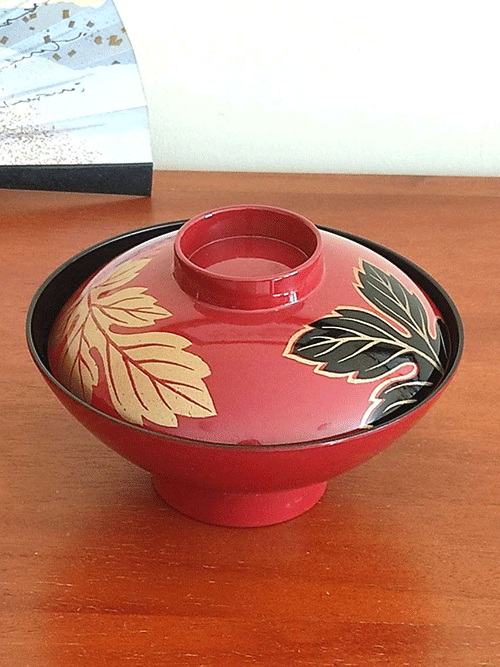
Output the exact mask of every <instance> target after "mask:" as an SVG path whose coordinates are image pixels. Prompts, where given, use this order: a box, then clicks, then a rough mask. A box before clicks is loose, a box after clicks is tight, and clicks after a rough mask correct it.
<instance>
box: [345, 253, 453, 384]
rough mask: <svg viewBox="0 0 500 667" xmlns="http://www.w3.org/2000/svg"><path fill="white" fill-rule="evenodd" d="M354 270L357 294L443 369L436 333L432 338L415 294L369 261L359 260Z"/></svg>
mask: <svg viewBox="0 0 500 667" xmlns="http://www.w3.org/2000/svg"><path fill="white" fill-rule="evenodd" d="M361 266H362V270H361V271H359V272H358V280H359V283H360V284H359V285H358V286H357V288H358V290H359V292H360V294H362V295H363V296H364V298H365V299H366V300H367V301H369V302H370V303H372V304H373V305H374V306H376V307H377V308H378V309H379V310H381V311H382V312H383V313H385V314H386V315H389V317H392V319H394V320H395V321H396V322H398V323H399V324H402V325H403V327H404V328H405V329H406V330H407V331H408V332H409V333H410V335H411V336H412V339H413V342H412V344H413V346H414V347H416V348H418V349H420V350H421V351H422V352H424V353H425V354H428V355H430V356H432V358H433V359H434V365H435V366H436V368H437V370H439V371H441V372H444V369H443V366H442V363H441V359H440V356H439V353H440V349H441V343H442V341H441V340H440V338H439V336H437V337H436V338H432V336H431V335H430V332H429V320H428V317H427V313H426V311H425V308H424V306H423V304H422V302H421V301H420V299H419V298H418V297H417V295H416V294H413V293H412V292H410V291H409V290H408V289H407V288H406V287H405V286H404V285H403V284H401V283H400V282H399V280H398V279H397V278H395V277H394V276H392V275H391V274H390V273H386V272H385V271H382V269H379V268H377V267H376V266H373V264H370V263H369V262H366V261H363V262H362V263H361Z"/></svg>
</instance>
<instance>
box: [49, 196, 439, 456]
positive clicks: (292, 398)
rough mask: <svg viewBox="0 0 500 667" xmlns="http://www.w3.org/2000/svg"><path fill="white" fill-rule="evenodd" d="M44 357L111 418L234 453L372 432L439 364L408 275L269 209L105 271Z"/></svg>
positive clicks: (171, 237) (184, 233)
mask: <svg viewBox="0 0 500 667" xmlns="http://www.w3.org/2000/svg"><path fill="white" fill-rule="evenodd" d="M48 356H49V362H50V367H51V370H52V372H53V374H54V376H55V377H56V378H57V379H58V380H59V381H60V382H61V383H62V384H63V385H64V386H65V387H66V388H67V389H68V390H69V391H70V392H72V393H73V394H74V395H76V396H77V397H79V398H80V399H82V400H84V401H86V402H87V403H89V404H91V405H92V406H94V407H95V408H97V409H99V410H101V411H103V412H105V413H108V414H110V415H112V416H113V417H117V418H120V419H123V420H125V421H128V422H131V423H133V424H137V425H139V426H141V427H143V428H146V429H148V430H154V431H157V432H161V433H163V434H166V435H169V436H171V437H173V438H175V437H182V438H189V439H192V440H196V441H202V442H213V443H224V444H233V445H236V444H238V445H239V444H251V445H257V444H262V445H280V444H290V443H298V442H309V441H316V440H318V439H327V438H332V437H335V436H341V435H345V434H347V433H352V432H355V431H358V430H359V429H367V428H373V427H377V426H380V425H383V424H385V423H387V422H388V421H392V420H393V419H395V418H397V417H399V416H401V415H402V414H404V413H405V412H407V411H408V410H411V409H412V408H414V407H416V406H417V405H418V404H419V403H421V402H422V401H423V400H424V399H425V398H426V397H428V396H429V394H430V393H431V392H432V391H433V390H434V389H435V388H436V386H437V385H439V384H440V383H441V381H442V380H443V378H444V376H445V373H446V371H447V368H448V367H449V363H450V352H449V344H448V333H447V328H446V325H445V322H444V317H443V315H442V314H441V312H440V311H439V309H438V307H437V306H436V304H435V303H434V302H433V300H432V299H431V298H430V297H429V296H428V295H427V294H426V293H425V292H424V291H423V289H422V288H421V287H419V285H417V284H416V282H415V281H414V280H413V279H412V278H411V277H410V275H408V274H407V273H406V272H405V271H403V270H402V269H401V268H399V267H398V266H396V265H395V264H394V263H392V262H391V261H389V260H388V259H387V258H385V257H384V256H382V255H381V254H379V253H377V252H375V251H374V250H372V249H370V248H368V247H366V246H364V245H362V244H361V243H358V242H356V241H354V240H351V239H349V238H345V237H343V236H341V235H339V234H335V233H331V232H328V231H321V230H320V229H318V228H317V227H316V226H315V225H313V224H312V223H311V222H309V221H308V220H306V219H305V218H303V217H302V216H300V215H297V214H295V213H291V212H290V211H285V210H283V209H277V208H273V207H265V206H238V207H228V208H224V209H218V210H215V211H210V212H208V213H204V214H202V215H200V216H197V217H196V218H193V219H192V220H190V221H189V222H188V223H186V224H185V225H183V226H182V227H181V229H180V230H179V232H169V233H166V234H164V235H161V236H158V237H156V238H153V239H151V240H149V241H146V242H145V243H141V244H139V245H136V246H134V247H133V248H131V249H130V250H128V251H126V252H125V253H123V254H120V255H118V256H117V257H115V258H114V259H113V260H112V261H111V262H109V263H108V264H106V265H105V266H103V267H102V268H101V269H100V270H98V271H97V272H96V273H95V274H94V275H93V276H91V277H90V278H89V279H88V280H86V281H85V282H84V283H83V284H82V285H81V286H80V288H79V289H78V290H77V291H76V292H75V294H74V295H73V296H72V297H71V298H70V299H69V300H68V302H67V303H66V304H65V305H64V307H63V308H62V310H61V312H60V313H59V315H58V317H57V319H56V321H55V323H54V326H53V327H52V331H51V334H50V338H49V345H48Z"/></svg>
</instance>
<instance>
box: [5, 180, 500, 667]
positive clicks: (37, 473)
mask: <svg viewBox="0 0 500 667" xmlns="http://www.w3.org/2000/svg"><path fill="white" fill-rule="evenodd" d="M235 203H260V204H271V205H276V206H282V207H285V208H288V209H291V210H294V211H297V212H299V213H301V214H303V215H305V216H306V217H308V218H309V219H311V220H312V221H314V222H315V223H317V224H322V225H329V226H331V227H334V228H340V229H343V230H346V231H349V232H353V233H355V234H359V235H361V236H364V237H368V238H370V239H372V240H374V241H377V242H379V243H382V244H384V245H386V246H389V247H390V248H392V249H394V250H396V251H398V252H399V253H401V254H403V255H405V256H407V257H408V258H410V259H411V260H413V261H414V262H416V263H417V264H419V265H420V266H422V267H423V268H424V269H426V270H427V271H428V272H429V273H431V275H433V276H434V277H435V278H436V279H437V280H438V281H439V282H440V283H441V284H442V285H443V286H444V288H445V289H446V290H447V291H448V292H449V293H450V294H451V295H452V297H453V299H454V300H455V302H456V304H457V306H458V308H459V310H460V312H461V314H462V317H463V320H464V325H465V333H466V345H465V352H464V357H463V361H462V364H461V366H460V368H459V370H458V372H457V375H456V376H455V379H454V381H453V382H452V383H451V385H450V387H449V388H448V389H447V391H446V392H445V393H444V395H443V396H442V398H441V400H440V401H438V402H437V404H436V405H435V406H434V407H433V408H432V410H431V411H430V412H429V413H428V414H427V415H426V416H425V417H424V418H423V419H422V420H421V421H420V422H419V423H418V425H417V426H416V427H414V428H413V430H412V431H410V432H409V433H408V434H407V435H406V436H404V437H403V438H401V439H400V440H399V441H398V442H397V443H396V444H395V445H393V446H392V447H391V448H390V449H388V450H387V451H386V452H384V453H383V454H380V455H379V456H377V457H375V458H374V459H372V460H371V461H369V462H368V463H366V464H364V465H362V466H361V467H359V468H357V469H355V470H353V471H351V472H349V473H347V474H344V475H343V476H341V477H338V478H336V479H334V480H332V481H331V482H330V484H329V489H328V491H327V493H326V495H325V497H324V498H323V499H322V500H321V501H320V503H319V504H318V505H317V506H316V507H314V508H313V509H312V510H310V511H309V512H308V513H306V514H304V515H303V516H301V517H299V518H298V519H295V520H294V521H291V522H289V523H285V524H282V525H278V526H273V527H268V528H258V529H229V528H219V527H214V526H208V525H204V524H202V523H198V522H196V521H193V520H191V519H188V518H186V517H184V516H182V515H180V514H178V513H177V512H175V511H174V510H172V509H170V508H169V507H168V506H166V505H165V504H163V503H162V501H161V500H160V499H159V498H158V497H157V496H156V495H155V493H154V492H153V490H152V488H151V483H150V478H149V475H148V474H147V473H145V472H144V471H142V470H140V469H138V468H136V467H134V466H132V465H131V464H129V463H127V462H126V461H124V460H122V459H121V458H120V457H119V456H117V455H116V454H114V453H113V452H112V451H110V450H108V449H107V448H105V447H104V446H103V445H102V444H100V443H99V442H98V441H97V440H95V439H94V438H93V437H92V436H91V435H90V434H89V433H88V432H86V431H85V430H84V429H83V427H81V426H80V425H79V424H78V423H77V422H76V421H75V420H74V419H73V418H72V417H71V416H70V415H69V414H68V413H67V412H65V411H64V409H63V408H62V407H61V406H60V405H59V404H58V402H57V401H56V399H55V398H54V397H53V396H52V394H51V393H50V392H49V390H48V389H47V387H46V385H45V383H44V381H43V380H42V378H41V376H40V375H39V373H38V371H37V369H36V368H35V366H34V364H33V363H32V362H31V359H30V357H29V354H28V351H27V347H26V344H25V339H24V320H25V316H26V311H27V309H28V306H29V303H30V300H31V298H32V296H33V294H34V292H35V290H36V288H37V287H38V285H39V284H40V283H41V282H42V281H43V279H44V278H45V277H46V276H47V275H48V274H49V273H50V272H51V271H52V270H53V269H55V268H56V267H57V266H58V265H59V264H61V263H62V262H63V261H65V260H66V259H68V258H69V257H70V256H72V255H74V254H75V253H77V252H78V251H80V250H82V249H84V248H86V247H88V246H89V245H92V244H94V243H96V242H98V241H101V240H104V239H106V238H108V237H110V236H113V235H115V234H118V233H120V232H124V231H127V230H131V229H134V228H137V227H143V226H147V225H149V224H152V223H158V222H163V221H168V220H176V219H179V218H187V217H190V216H192V215H194V214H196V213H199V212H202V211H204V210H206V209H210V208H213V207H217V206H223V205H229V204H235ZM0 213H1V216H0V229H1V248H0V251H1V253H2V258H1V262H0V280H1V285H2V288H1V299H2V308H1V315H2V316H1V320H0V327H1V343H2V344H1V372H2V419H1V422H0V424H1V426H0V428H1V434H0V448H1V463H0V522H1V524H0V665H2V667H3V666H4V665H5V667H118V666H120V667H122V666H126V667H146V666H147V667H163V666H170V667H177V666H182V667H236V666H238V667H246V666H247V665H248V666H255V667H291V666H295V665H296V666H297V667H316V666H317V667H319V666H321V667H324V666H338V667H353V666H354V667H379V666H383V665H384V666H386V665H390V666H393V667H406V666H407V667H424V666H425V667H451V666H452V665H453V666H456V667H473V666H474V667H476V666H491V667H498V666H499V665H500V571H499V566H500V465H499V464H500V449H499V446H500V444H499V443H500V438H499V431H500V426H499V424H500V418H499V409H498V406H499V400H500V392H499V388H500V380H499V377H500V374H499V371H498V365H499V364H498V360H499V359H500V345H499V340H500V334H499V332H500V315H499V306H500V298H499V284H500V270H499V269H500V259H499V257H500V247H499V245H500V244H499V228H500V180H499V179H480V178H477V179H476V178H436V177H429V178H427V177H389V176H388V177H380V176H378V177H377V176H375V177H366V176H330V175H299V174H295V175H279V174H274V175H273V174H241V173H238V174H236V173H227V174H222V173H168V172H163V173H157V174H155V181H154V190H153V196H152V198H151V199H148V198H134V197H123V196H110V195H80V194H62V193H47V192H18V191H0ZM291 407H292V408H293V406H291Z"/></svg>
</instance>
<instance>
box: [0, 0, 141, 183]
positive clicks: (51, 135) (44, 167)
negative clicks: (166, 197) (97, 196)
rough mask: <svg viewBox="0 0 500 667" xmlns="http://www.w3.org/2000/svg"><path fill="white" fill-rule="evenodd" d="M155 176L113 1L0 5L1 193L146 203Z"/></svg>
mask: <svg viewBox="0 0 500 667" xmlns="http://www.w3.org/2000/svg"><path fill="white" fill-rule="evenodd" d="M152 168H153V165H152V158H151V147H150V140H149V127H148V117H147V108H146V101H145V97H144V92H143V89H142V85H141V81H140V77H139V71H138V68H137V63H136V60H135V56H134V52H133V50H132V46H131V44H130V41H129V39H128V37H127V33H126V31H125V28H124V27H123V24H122V22H121V20H120V17H119V16H118V12H117V10H116V7H115V6H114V4H113V2H112V0H73V2H65V1H59V0H44V1H43V2H36V0H32V1H27V0H23V1H22V2H19V0H0V188H20V189H36V190H39V189H44V190H45V189H46V190H61V191H63V190H65V191H76V192H113V193H127V194H143V195H147V194H150V193H151V176H152Z"/></svg>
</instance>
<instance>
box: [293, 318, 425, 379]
mask: <svg viewBox="0 0 500 667" xmlns="http://www.w3.org/2000/svg"><path fill="white" fill-rule="evenodd" d="M310 326H311V328H310V329H309V330H308V331H306V332H305V333H304V334H302V336H300V338H299V339H298V340H297V341H296V342H295V345H294V346H293V349H292V354H294V355H297V356H299V357H301V358H302V359H307V360H309V361H310V362H312V363H315V364H317V365H318V369H319V370H321V371H322V372H324V373H328V374H332V375H349V374H355V376H356V379H358V380H374V379H376V378H379V377H380V376H382V375H385V374H386V373H387V372H390V371H392V370H394V368H396V367H397V366H400V365H401V364H403V363H408V362H412V361H414V354H415V353H414V350H413V348H412V347H411V346H410V345H409V339H408V338H405V337H404V336H403V335H402V334H400V333H399V331H398V330H397V329H395V328H394V327H393V326H391V325H390V324H388V323H387V322H386V321H385V320H383V319H382V318H381V317H379V316H378V315H375V314H374V313H370V312H369V311H367V310H361V309H354V308H338V309H337V310H336V311H335V313H334V314H333V315H332V316H331V317H325V318H323V319H321V320H317V321H316V322H313V323H312V324H311V325H310Z"/></svg>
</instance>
